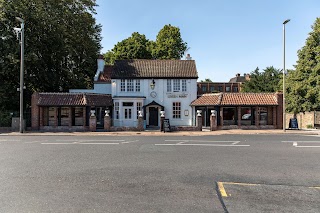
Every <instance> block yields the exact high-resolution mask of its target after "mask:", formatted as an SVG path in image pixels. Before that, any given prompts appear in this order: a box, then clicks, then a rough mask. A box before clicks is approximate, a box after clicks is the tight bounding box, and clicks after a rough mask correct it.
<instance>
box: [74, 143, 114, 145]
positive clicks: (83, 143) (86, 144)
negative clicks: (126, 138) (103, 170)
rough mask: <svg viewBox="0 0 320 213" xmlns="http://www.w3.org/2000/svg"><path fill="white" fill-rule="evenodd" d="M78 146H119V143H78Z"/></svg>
mask: <svg viewBox="0 0 320 213" xmlns="http://www.w3.org/2000/svg"><path fill="white" fill-rule="evenodd" d="M79 144H86V145H100V144H104V145H106V144H107V145H112V144H117V145H119V143H79Z"/></svg>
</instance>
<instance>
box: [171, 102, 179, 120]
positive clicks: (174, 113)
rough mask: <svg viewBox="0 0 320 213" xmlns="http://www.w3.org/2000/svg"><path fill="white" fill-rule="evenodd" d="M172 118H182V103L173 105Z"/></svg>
mask: <svg viewBox="0 0 320 213" xmlns="http://www.w3.org/2000/svg"><path fill="white" fill-rule="evenodd" d="M172 118H173V119H180V118H181V102H173V103H172Z"/></svg>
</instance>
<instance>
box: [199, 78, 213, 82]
mask: <svg viewBox="0 0 320 213" xmlns="http://www.w3.org/2000/svg"><path fill="white" fill-rule="evenodd" d="M200 82H212V81H211V79H210V78H205V79H204V80H201V81H200Z"/></svg>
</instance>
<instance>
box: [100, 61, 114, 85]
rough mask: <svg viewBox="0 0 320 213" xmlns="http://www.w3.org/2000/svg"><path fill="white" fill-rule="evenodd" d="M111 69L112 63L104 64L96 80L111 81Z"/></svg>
mask: <svg viewBox="0 0 320 213" xmlns="http://www.w3.org/2000/svg"><path fill="white" fill-rule="evenodd" d="M112 70H113V66H112V65H105V66H104V68H103V72H102V73H100V75H99V78H98V80H97V82H106V83H111V73H112Z"/></svg>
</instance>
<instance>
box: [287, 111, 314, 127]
mask: <svg viewBox="0 0 320 213" xmlns="http://www.w3.org/2000/svg"><path fill="white" fill-rule="evenodd" d="M317 113H319V114H320V112H314V111H313V112H305V113H303V112H300V113H298V114H297V115H296V118H297V120H298V127H299V129H307V128H308V126H311V127H312V128H314V126H315V115H316V114H317ZM293 117H294V114H293V113H287V114H286V126H287V127H289V122H290V118H293Z"/></svg>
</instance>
